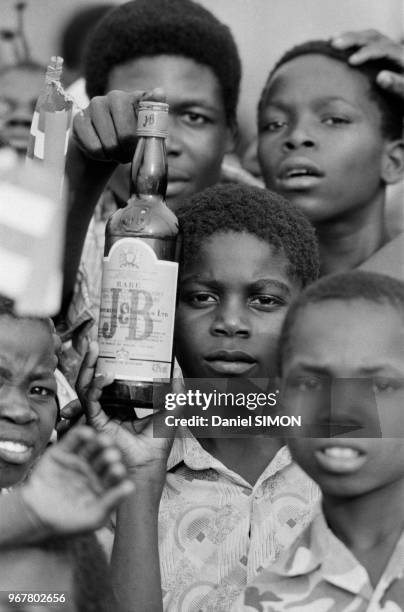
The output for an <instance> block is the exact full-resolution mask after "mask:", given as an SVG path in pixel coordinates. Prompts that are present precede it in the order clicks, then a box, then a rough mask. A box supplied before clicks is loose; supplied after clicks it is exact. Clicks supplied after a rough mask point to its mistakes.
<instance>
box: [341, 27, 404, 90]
mask: <svg viewBox="0 0 404 612" xmlns="http://www.w3.org/2000/svg"><path fill="white" fill-rule="evenodd" d="M331 43H332V45H333V46H334V47H335V48H337V49H348V48H349V47H352V46H358V47H359V49H358V50H357V51H355V53H353V54H352V55H351V57H350V58H349V63H350V64H352V65H353V66H355V65H359V64H363V63H365V62H367V61H369V60H377V59H384V58H386V59H389V60H392V61H393V62H394V63H395V64H396V65H397V67H398V69H399V70H400V69H401V71H402V70H403V69H404V50H403V47H402V45H400V44H399V43H396V42H394V41H393V40H392V39H391V38H389V37H388V36H385V35H384V34H382V33H381V32H378V31H377V30H360V31H357V32H344V33H343V34H340V35H339V36H336V37H334V38H333V39H332V40H331ZM377 83H378V84H379V85H380V87H382V88H383V89H386V90H388V91H391V92H392V93H395V94H397V95H399V96H400V97H401V98H402V99H403V101H404V75H403V74H400V73H399V71H398V72H394V71H390V70H382V71H381V72H380V73H379V74H378V75H377Z"/></svg>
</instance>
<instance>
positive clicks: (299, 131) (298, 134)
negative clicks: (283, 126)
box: [283, 123, 315, 151]
mask: <svg viewBox="0 0 404 612" xmlns="http://www.w3.org/2000/svg"><path fill="white" fill-rule="evenodd" d="M283 146H284V149H286V150H288V151H294V150H296V149H299V148H300V147H303V148H312V147H314V146H315V142H314V138H313V136H312V135H311V134H309V131H308V129H307V127H306V126H304V125H303V124H302V123H298V124H296V125H292V127H291V129H290V130H289V131H288V133H287V134H286V137H285V141H284V143H283Z"/></svg>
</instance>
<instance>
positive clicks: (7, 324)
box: [0, 315, 56, 368]
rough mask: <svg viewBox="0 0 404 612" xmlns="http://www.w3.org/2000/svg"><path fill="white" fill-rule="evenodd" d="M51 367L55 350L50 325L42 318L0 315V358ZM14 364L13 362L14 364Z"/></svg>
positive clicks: (10, 362)
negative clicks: (19, 317)
mask: <svg viewBox="0 0 404 612" xmlns="http://www.w3.org/2000/svg"><path fill="white" fill-rule="evenodd" d="M27 358H30V359H29V361H30V363H32V364H34V363H35V364H39V363H40V364H42V365H43V366H44V367H45V368H53V367H54V365H52V364H54V362H55V359H56V352H55V342H54V339H53V335H52V332H51V328H50V325H49V323H48V322H47V321H44V320H42V319H29V318H24V319H18V318H14V317H11V316H9V315H0V360H1V362H2V363H3V364H4V363H7V362H8V363H9V364H13V362H14V361H15V360H16V359H18V360H20V359H21V360H26V359H27ZM14 365H15V364H14Z"/></svg>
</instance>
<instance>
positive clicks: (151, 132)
mask: <svg viewBox="0 0 404 612" xmlns="http://www.w3.org/2000/svg"><path fill="white" fill-rule="evenodd" d="M167 135H168V104H165V102H152V101H148V100H143V101H142V102H139V105H138V111H137V128H136V136H156V137H159V138H167Z"/></svg>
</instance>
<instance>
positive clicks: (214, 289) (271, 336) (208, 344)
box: [175, 232, 300, 378]
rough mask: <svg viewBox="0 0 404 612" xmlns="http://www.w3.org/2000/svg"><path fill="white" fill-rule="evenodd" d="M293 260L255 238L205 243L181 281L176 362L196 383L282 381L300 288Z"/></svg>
mask: <svg viewBox="0 0 404 612" xmlns="http://www.w3.org/2000/svg"><path fill="white" fill-rule="evenodd" d="M287 266H288V261H287V259H286V258H285V256H284V255H283V254H282V253H278V254H274V252H273V250H272V248H271V247H270V246H269V245H268V244H267V243H266V242H264V241H263V240H260V239H258V238H257V237H256V236H254V235H252V234H248V233H236V232H228V233H223V232H220V233H219V232H218V233H216V234H213V235H212V236H211V237H209V238H208V239H207V240H206V241H204V242H203V244H202V246H201V249H200V252H199V254H198V258H197V260H196V261H195V262H194V263H190V264H189V265H188V266H186V267H185V269H184V270H183V273H182V275H181V279H180V293H179V303H178V308H177V314H176V330H175V347H176V357H177V359H178V362H179V364H180V366H181V368H182V370H183V373H184V376H185V377H188V378H221V377H224V378H230V377H249V378H254V377H256V378H267V377H274V376H275V375H276V372H275V364H276V353H277V341H278V337H279V332H280V328H281V325H282V321H283V318H284V316H285V314H286V310H287V308H288V305H289V303H290V301H291V300H292V298H293V297H294V296H295V295H296V294H297V293H298V291H299V290H300V286H299V283H298V282H297V281H293V280H291V278H290V275H289V274H288V273H287Z"/></svg>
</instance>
